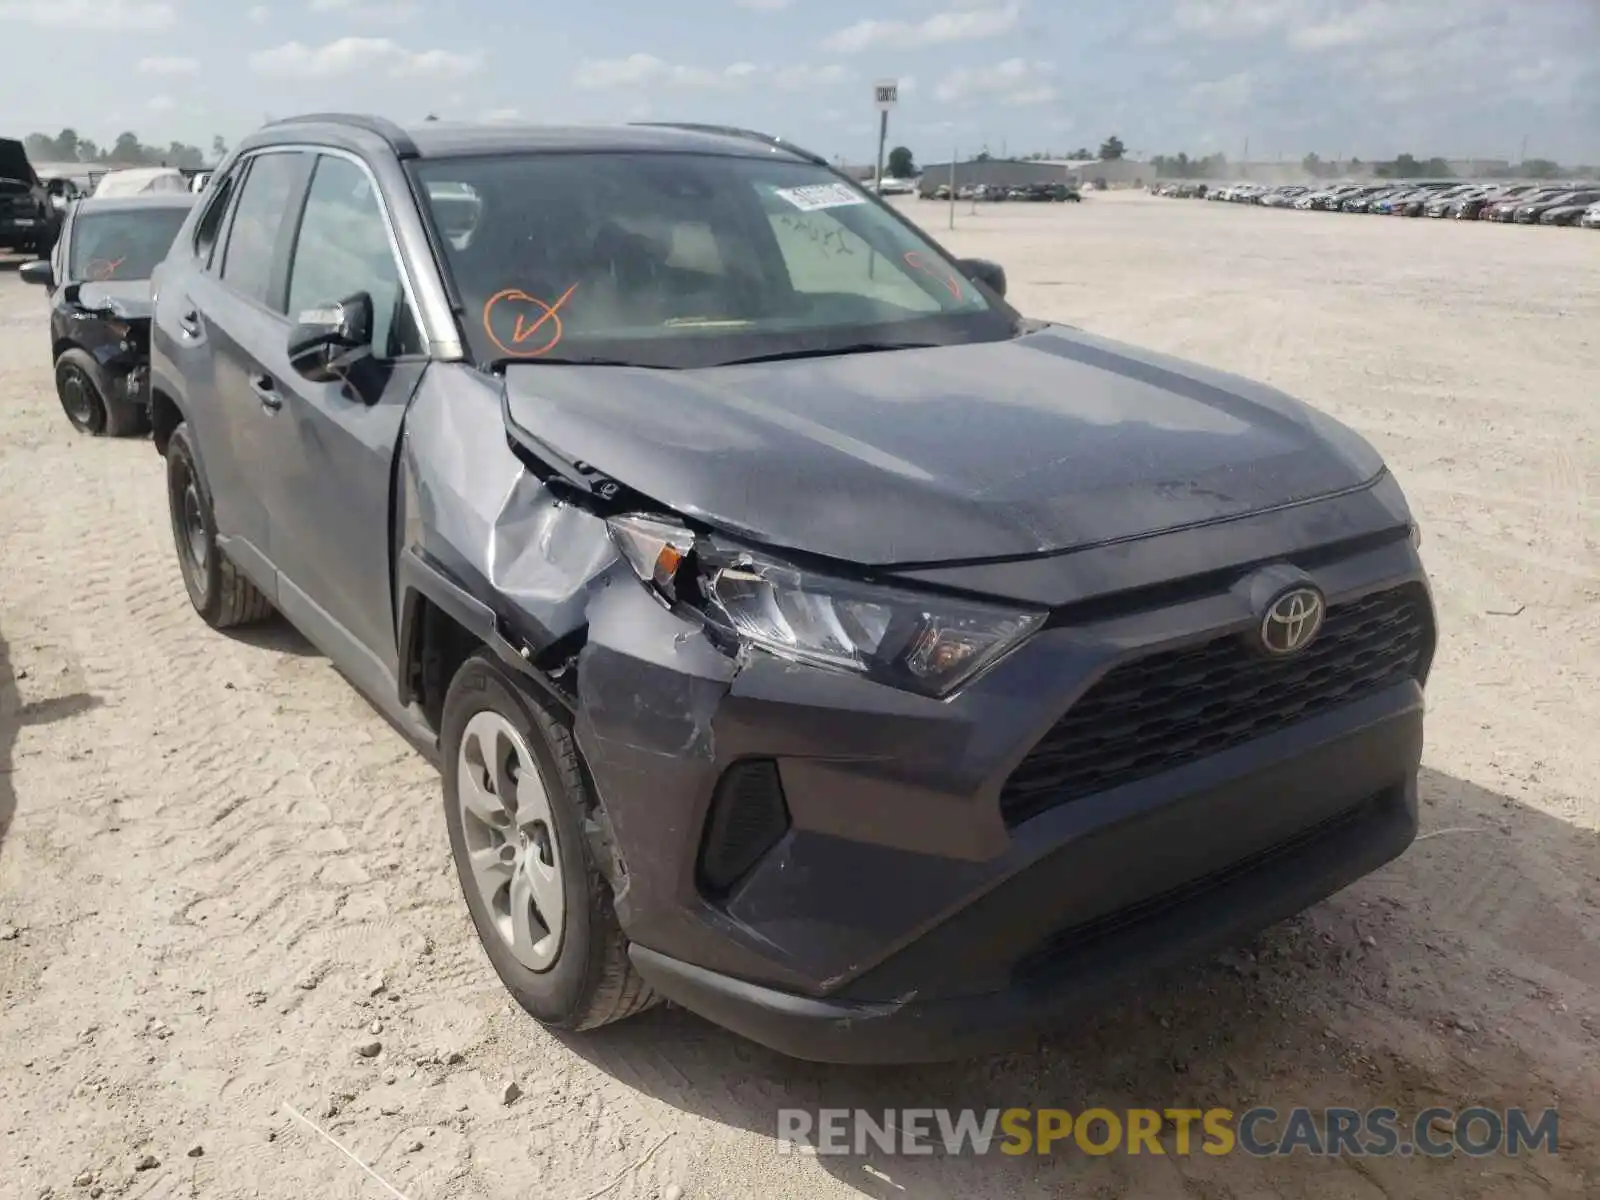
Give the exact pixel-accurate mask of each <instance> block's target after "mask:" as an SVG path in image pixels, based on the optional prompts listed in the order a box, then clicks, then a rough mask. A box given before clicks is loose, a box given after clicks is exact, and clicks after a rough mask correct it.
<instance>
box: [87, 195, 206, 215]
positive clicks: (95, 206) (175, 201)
mask: <svg viewBox="0 0 1600 1200" xmlns="http://www.w3.org/2000/svg"><path fill="white" fill-rule="evenodd" d="M198 199H200V196H199V195H198V193H195V192H140V193H139V194H138V195H134V196H86V197H84V198H83V199H82V200H79V201H78V204H77V211H78V212H79V213H80V214H83V213H102V212H133V211H137V210H139V209H142V208H193V207H194V203H195V201H196V200H198Z"/></svg>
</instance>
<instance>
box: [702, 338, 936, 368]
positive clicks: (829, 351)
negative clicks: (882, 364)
mask: <svg viewBox="0 0 1600 1200" xmlns="http://www.w3.org/2000/svg"><path fill="white" fill-rule="evenodd" d="M945 344H946V343H944V342H852V343H851V344H850V345H848V346H829V347H822V348H817V349H812V350H779V351H777V352H775V353H773V354H752V355H751V356H750V357H749V358H730V359H726V360H724V361H722V362H719V363H717V364H716V365H717V366H719V367H737V366H741V365H743V364H744V363H763V362H783V361H785V360H787V359H793V358H832V357H834V356H835V355H838V354H872V353H874V352H876V351H879V350H936V349H938V348H939V347H941V346H943V345H945Z"/></svg>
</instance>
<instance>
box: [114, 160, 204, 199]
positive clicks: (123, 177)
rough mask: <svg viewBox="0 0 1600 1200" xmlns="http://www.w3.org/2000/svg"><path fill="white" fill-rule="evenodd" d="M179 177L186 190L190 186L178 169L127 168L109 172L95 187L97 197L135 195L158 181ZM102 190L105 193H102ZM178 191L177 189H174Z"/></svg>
mask: <svg viewBox="0 0 1600 1200" xmlns="http://www.w3.org/2000/svg"><path fill="white" fill-rule="evenodd" d="M174 176H175V177H177V178H178V179H180V180H183V186H184V188H187V187H188V186H189V184H188V180H186V179H184V176H183V172H182V171H180V170H178V168H177V167H125V168H118V169H117V170H114V171H107V172H106V173H105V174H104V175H102V176H101V177H100V182H99V183H97V184H96V185H95V194H96V195H102V194H103V195H124V196H127V195H133V194H135V193H137V192H139V191H142V190H143V189H144V188H146V187H148V186H149V185H150V184H152V183H154V182H155V181H156V180H158V179H164V178H171V177H174ZM102 189H104V191H103V192H102ZM174 190H177V189H174Z"/></svg>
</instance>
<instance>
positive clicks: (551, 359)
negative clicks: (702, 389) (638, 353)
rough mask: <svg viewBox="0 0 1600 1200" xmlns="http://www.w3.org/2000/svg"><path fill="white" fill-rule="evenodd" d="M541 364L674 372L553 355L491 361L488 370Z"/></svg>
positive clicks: (609, 360) (642, 364)
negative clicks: (633, 368)
mask: <svg viewBox="0 0 1600 1200" xmlns="http://www.w3.org/2000/svg"><path fill="white" fill-rule="evenodd" d="M541 363H543V364H544V365H546V366H551V367H639V368H640V369H642V370H646V371H675V370H677V368H676V367H669V366H666V365H665V364H663V363H649V362H635V361H633V360H632V359H625V358H589V357H584V358H562V357H560V356H559V355H554V354H540V355H537V356H535V355H528V356H526V357H512V356H509V355H508V356H507V357H505V358H496V359H492V360H491V361H490V363H489V370H491V371H504V370H505V369H506V368H507V367H522V366H529V367H536V366H539V365H540V364H541Z"/></svg>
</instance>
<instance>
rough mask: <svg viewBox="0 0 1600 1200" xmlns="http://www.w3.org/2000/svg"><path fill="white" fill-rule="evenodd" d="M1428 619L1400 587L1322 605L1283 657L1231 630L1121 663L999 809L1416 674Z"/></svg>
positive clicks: (1220, 741)
mask: <svg viewBox="0 0 1600 1200" xmlns="http://www.w3.org/2000/svg"><path fill="white" fill-rule="evenodd" d="M1428 612H1429V610H1428V604H1427V601H1426V597H1425V596H1424V594H1423V592H1422V590H1421V588H1420V587H1418V586H1416V585H1411V584H1408V585H1405V586H1403V587H1398V588H1391V589H1389V590H1387V591H1382V592H1376V593H1373V594H1371V595H1368V596H1363V597H1361V598H1360V599H1358V600H1351V601H1347V602H1345V603H1342V604H1334V605H1330V606H1329V608H1328V614H1327V618H1326V619H1325V621H1324V623H1323V627H1322V630H1321V632H1320V633H1319V634H1318V636H1317V639H1316V641H1314V642H1313V643H1312V644H1311V646H1310V647H1309V648H1308V649H1307V650H1305V651H1304V652H1303V653H1301V654H1297V655H1295V656H1294V657H1292V658H1286V659H1276V660H1274V659H1267V658H1263V657H1262V656H1260V655H1258V654H1256V653H1255V652H1253V651H1252V650H1251V649H1250V648H1249V647H1248V646H1247V645H1245V643H1244V641H1243V640H1242V639H1241V638H1239V637H1238V636H1236V635H1232V634H1230V635H1227V636H1224V637H1219V638H1215V639H1213V640H1212V641H1209V642H1206V643H1204V644H1202V645H1199V646H1193V647H1188V648H1185V649H1182V650H1174V651H1167V652H1162V653H1158V654H1152V655H1150V656H1149V657H1147V658H1141V659H1135V660H1134V661H1132V662H1127V663H1124V664H1122V665H1121V666H1119V667H1116V668H1114V669H1113V670H1112V671H1110V672H1109V673H1108V674H1107V675H1106V676H1105V677H1104V678H1103V679H1101V680H1100V681H1099V682H1098V683H1097V684H1095V685H1094V686H1093V687H1091V688H1090V689H1089V691H1088V692H1086V693H1085V694H1084V696H1083V697H1082V698H1081V699H1080V700H1079V701H1078V702H1077V703H1076V704H1074V705H1073V706H1072V708H1071V709H1070V710H1069V711H1068V712H1067V713H1066V715H1065V716H1063V717H1062V718H1061V720H1060V721H1058V722H1057V723H1056V725H1055V727H1054V728H1052V729H1051V730H1050V732H1049V733H1047V734H1046V735H1045V736H1044V738H1043V739H1042V740H1041V741H1040V742H1039V744H1038V745H1037V746H1035V747H1034V749H1033V751H1032V752H1031V753H1030V754H1029V755H1028V757H1027V758H1025V759H1023V761H1022V762H1021V764H1020V765H1019V766H1018V767H1017V769H1016V770H1015V771H1013V772H1012V774H1011V777H1010V778H1009V779H1008V780H1007V781H1006V784H1005V787H1004V788H1003V789H1002V790H1001V793H1000V805H1001V811H1002V813H1003V814H1004V816H1005V818H1006V821H1007V823H1008V824H1012V825H1015V824H1017V823H1018V822H1021V821H1025V820H1027V819H1028V818H1030V817H1034V816H1037V815H1038V814H1039V813H1042V812H1046V811H1048V810H1049V809H1052V808H1055V807H1057V806H1058V805H1062V804H1067V803H1070V802H1071V801H1073V800H1076V799H1079V798H1080V797H1083V796H1088V795H1093V794H1094V793H1096V792H1102V791H1106V790H1107V789H1109V788H1113V787H1118V786H1120V785H1122V784H1126V783H1131V782H1133V781H1135V780H1138V779H1143V778H1146V777H1147V776H1151V775H1156V774H1159V773H1160V772H1162V771H1167V770H1171V769H1172V768H1173V767H1177V766H1181V765H1182V764H1184V763H1188V762H1193V761H1195V760H1196V759H1199V758H1204V757H1206V756H1207V755H1210V754H1215V753H1217V752H1219V751H1221V750H1226V749H1228V748H1229V747H1232V746H1238V745H1241V744H1243V743H1245V742H1248V741H1251V740H1253V739H1255V738H1258V737H1261V736H1263V735H1265V734H1268V733H1273V732H1276V731H1277V730H1280V729H1284V728H1287V727H1288V726H1290V725H1293V724H1295V723H1296V722H1298V721H1302V720H1305V719H1306V718H1308V717H1311V716H1314V715H1316V714H1318V713H1322V712H1326V711H1328V710H1329V709H1331V708H1335V707H1337V706H1338V705H1341V704H1347V703H1350V702H1352V701H1354V700H1358V699H1360V698H1361V697H1363V696H1367V695H1371V694H1372V693H1374V692H1377V691H1379V690H1381V689H1382V688H1385V687H1388V686H1390V685H1391V684H1394V683H1397V682H1399V681H1400V680H1401V679H1405V678H1408V677H1409V678H1418V677H1420V675H1421V673H1422V670H1423V668H1424V665H1425V663H1426V661H1427V656H1428V654H1429V653H1430V650H1431V642H1432V636H1433V631H1432V628H1431V625H1430V620H1429V615H1428Z"/></svg>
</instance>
